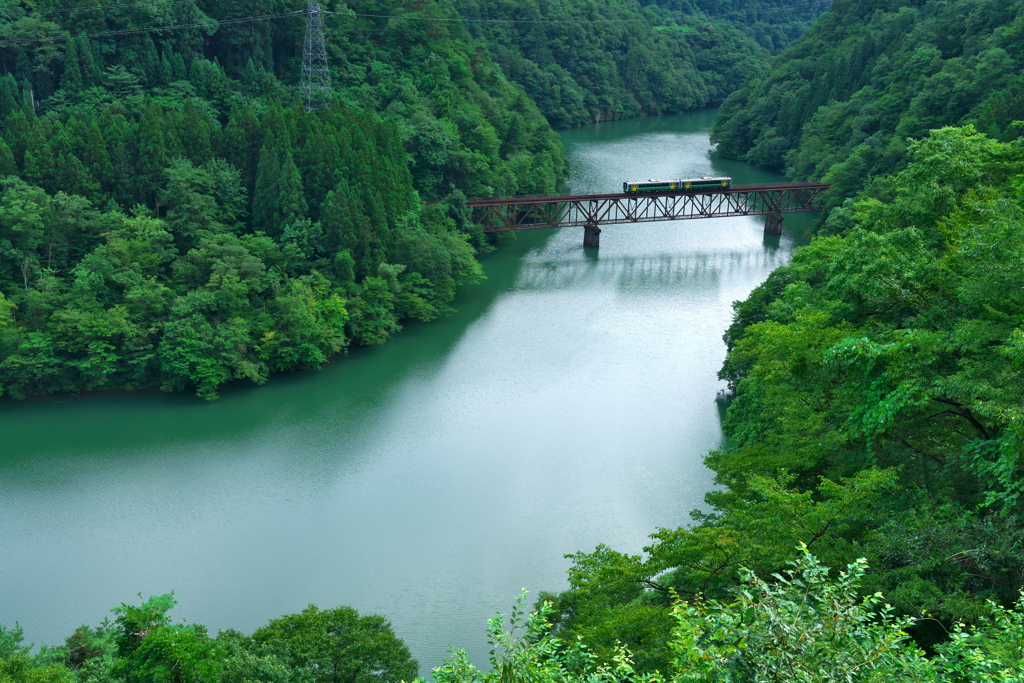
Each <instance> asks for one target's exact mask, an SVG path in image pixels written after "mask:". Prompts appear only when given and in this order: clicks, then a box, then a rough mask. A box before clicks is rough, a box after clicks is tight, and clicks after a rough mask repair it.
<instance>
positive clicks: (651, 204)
mask: <svg viewBox="0 0 1024 683" xmlns="http://www.w3.org/2000/svg"><path fill="white" fill-rule="evenodd" d="M829 187H830V185H829V184H828V183H775V184H771V185H734V186H732V187H723V188H721V189H701V190H671V191H666V192H644V193H619V194H590V195H567V196H559V197H510V198H505V199H502V198H494V199H470V200H468V201H467V202H466V205H467V206H468V207H470V209H471V211H472V216H473V221H474V222H476V223H478V224H480V225H482V226H483V229H484V232H503V231H508V230H537V229H543V228H572V227H582V228H584V233H583V244H585V245H587V246H592V247H596V246H599V243H600V238H599V235H600V234H601V228H600V226H602V225H617V224H622V223H648V222H655V221H679V220H686V219H693V218H723V217H727V216H767V220H766V221H765V226H764V229H765V232H767V233H773V234H779V233H781V232H782V214H785V213H796V212H798V211H819V210H820V209H821V207H820V206H818V205H817V204H816V203H815V200H816V199H817V198H818V195H819V194H820V193H821V192H822V191H823V190H826V189H828V188H829Z"/></svg>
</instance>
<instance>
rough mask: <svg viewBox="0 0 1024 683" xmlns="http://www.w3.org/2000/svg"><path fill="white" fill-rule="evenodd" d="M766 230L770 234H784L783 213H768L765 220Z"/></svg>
mask: <svg viewBox="0 0 1024 683" xmlns="http://www.w3.org/2000/svg"><path fill="white" fill-rule="evenodd" d="M764 231H765V232H766V233H767V234H769V235H781V234H782V214H781V213H770V214H767V216H766V217H765V221H764Z"/></svg>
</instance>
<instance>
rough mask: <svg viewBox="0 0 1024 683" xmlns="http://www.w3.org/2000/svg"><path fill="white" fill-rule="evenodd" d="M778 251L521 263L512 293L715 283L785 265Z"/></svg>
mask: <svg viewBox="0 0 1024 683" xmlns="http://www.w3.org/2000/svg"><path fill="white" fill-rule="evenodd" d="M787 258H788V255H787V254H785V253H784V252H782V251H766V250H750V251H713V252H697V253H687V254H663V255H658V256H639V257H630V256H623V257H616V258H602V259H600V260H595V261H591V260H586V261H568V262H566V261H557V262H545V261H534V262H530V261H527V262H526V263H524V264H523V267H522V270H521V271H520V274H519V278H518V280H517V282H516V289H519V290H527V291H543V290H553V289H571V288H581V287H584V286H592V285H595V284H597V285H613V286H615V287H619V288H627V289H628V288H630V287H631V286H632V285H638V286H639V285H642V286H644V287H652V286H653V287H657V288H659V289H669V288H672V287H675V286H681V285H686V286H691V285H692V284H693V283H694V281H695V280H697V281H700V280H712V281H713V280H717V279H718V278H719V277H722V276H725V275H729V274H731V273H742V272H748V271H753V270H756V271H759V272H764V271H769V270H774V269H776V268H778V267H780V266H783V265H785V263H786V260H787Z"/></svg>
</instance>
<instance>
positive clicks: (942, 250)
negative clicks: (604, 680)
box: [546, 0, 1024, 681]
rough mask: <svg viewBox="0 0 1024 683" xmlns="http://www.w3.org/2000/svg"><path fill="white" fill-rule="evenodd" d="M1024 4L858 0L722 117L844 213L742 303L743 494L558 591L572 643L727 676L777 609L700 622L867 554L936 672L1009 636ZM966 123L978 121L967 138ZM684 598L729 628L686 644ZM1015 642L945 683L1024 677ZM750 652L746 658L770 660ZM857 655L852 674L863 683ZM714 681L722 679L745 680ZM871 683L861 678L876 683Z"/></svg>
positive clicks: (722, 139) (735, 481) (717, 464)
mask: <svg viewBox="0 0 1024 683" xmlns="http://www.w3.org/2000/svg"><path fill="white" fill-rule="evenodd" d="M1022 9H1024V6H1022V5H1021V3H1019V2H1002V3H1000V2H986V1H985V0H979V1H977V2H956V3H932V2H927V3H924V2H922V3H903V2H900V3H878V2H868V1H863V0H840V1H838V2H837V3H836V4H835V6H834V7H833V10H832V11H831V12H828V13H826V14H824V15H823V16H822V17H821V18H820V19H819V20H818V22H817V23H816V24H815V26H814V27H813V28H812V29H811V30H810V31H809V32H808V33H807V34H806V35H805V36H804V37H802V38H801V39H799V40H798V41H796V42H795V43H794V44H793V45H792V46H790V47H789V48H788V49H787V50H785V51H784V52H783V53H782V54H781V55H780V56H779V58H778V59H777V60H776V62H775V63H774V65H773V66H772V69H771V72H770V75H769V77H768V78H767V79H757V78H754V79H751V80H750V81H749V82H747V83H746V84H745V85H744V86H743V87H742V88H741V89H740V90H739V91H737V92H736V93H735V94H734V95H733V96H732V97H730V98H729V100H728V101H727V103H726V104H725V105H724V106H723V107H722V110H721V112H720V117H719V120H718V123H717V124H716V127H715V133H714V135H715V138H716V139H717V141H718V144H719V151H720V152H721V153H723V154H725V155H726V156H732V157H736V158H741V159H746V160H749V161H752V162H755V163H758V164H761V165H763V166H769V167H772V168H776V169H782V168H785V170H786V172H787V173H789V174H790V175H791V176H794V177H797V178H807V177H811V178H822V177H823V178H824V179H826V180H830V181H832V182H834V183H835V187H834V189H833V191H832V195H831V201H832V202H833V203H834V204H839V203H843V206H842V207H837V208H834V209H833V210H832V211H831V213H830V215H829V219H828V222H827V223H826V229H825V230H824V232H823V234H822V235H820V236H819V237H817V238H816V239H815V240H814V241H813V242H812V243H811V244H810V245H809V246H807V247H803V248H801V249H800V250H799V251H798V252H797V253H796V255H795V256H794V258H793V260H792V262H791V264H790V265H788V266H786V267H783V268H780V269H778V270H777V271H775V272H774V273H773V274H772V275H771V276H770V277H769V279H768V280H767V282H765V283H764V284H762V285H761V286H760V287H758V288H757V289H755V290H754V292H753V293H752V294H751V296H750V297H749V298H748V299H747V300H746V301H743V302H737V304H736V305H735V308H736V316H735V322H734V324H733V325H732V326H731V327H730V329H729V330H728V331H727V333H726V335H725V341H726V343H727V346H728V349H729V353H728V357H727V360H726V363H725V366H724V368H723V369H722V372H721V375H720V376H721V378H722V379H724V380H726V381H727V382H728V385H729V390H730V399H731V401H730V405H729V408H728V413H727V418H726V420H725V423H724V429H725V432H726V435H727V436H728V437H729V442H728V447H727V448H726V449H724V450H723V451H721V452H715V453H712V454H710V455H709V457H708V458H707V460H706V462H707V464H708V465H709V466H710V467H711V468H712V469H713V470H714V471H715V473H716V481H717V483H718V484H719V485H720V486H721V488H720V489H719V490H717V491H714V492H712V493H710V494H708V496H707V502H708V503H709V504H710V505H711V512H710V513H708V514H696V518H695V520H694V524H693V525H692V526H689V527H680V528H675V529H661V530H659V531H657V532H656V533H655V534H653V536H652V542H651V544H650V545H649V546H648V547H647V548H645V551H644V553H642V554H640V555H629V554H624V553H621V552H619V551H616V550H615V549H612V548H609V547H605V546H600V547H598V548H597V549H596V550H595V551H593V552H589V553H577V554H576V555H574V556H573V560H574V564H573V567H572V568H571V570H570V572H569V579H570V585H571V588H570V589H569V590H568V591H565V592H563V593H561V594H558V595H549V596H546V597H547V598H548V599H550V600H552V602H553V603H554V607H555V610H554V615H553V620H554V624H555V632H556V633H557V634H559V635H560V636H561V637H563V638H564V639H566V640H568V641H570V642H571V641H572V640H573V639H575V638H577V637H582V639H583V642H586V643H588V644H589V645H590V647H592V648H594V650H595V652H596V653H597V656H598V659H599V660H601V661H604V662H608V663H611V662H613V661H615V657H616V652H617V648H619V647H620V645H619V644H620V643H621V644H625V646H626V647H627V648H628V649H629V651H630V652H632V654H633V658H634V659H633V661H634V664H635V666H636V668H637V669H638V670H639V671H644V672H651V671H654V670H660V671H665V670H666V669H669V668H671V667H672V666H676V665H678V664H679V662H680V659H679V656H680V653H686V652H687V651H688V650H687V648H691V647H694V646H696V648H697V650H698V651H699V652H700V653H703V655H693V656H694V657H698V658H700V656H704V657H706V659H704V660H703V661H712V660H711V659H707V658H710V657H712V656H713V653H715V652H719V651H718V650H717V649H716V648H718V647H719V646H720V645H722V644H729V643H741V642H743V643H747V642H755V641H756V640H757V638H759V637H760V636H757V635H749V636H747V635H743V633H747V632H746V631H744V630H743V629H744V627H745V625H747V624H749V623H751V622H750V621H749V619H751V618H754V619H755V622H754V623H761V622H759V621H758V618H757V617H756V614H755V613H756V611H757V609H758V608H757V607H753V606H751V607H750V610H753V611H745V610H740V609H738V608H736V607H735V606H726V605H724V604H723V605H720V606H717V607H715V608H713V609H712V610H710V611H709V612H703V611H701V608H700V607H694V606H693V605H700V604H702V602H703V601H704V600H707V599H715V600H722V601H724V602H725V603H729V602H731V601H733V600H737V599H738V600H739V601H740V602H741V603H744V602H745V601H747V600H752V599H753V598H752V591H750V590H747V591H746V592H741V593H737V592H736V591H737V590H738V589H739V587H740V583H739V582H738V579H737V577H738V576H739V575H740V574H741V573H743V572H744V571H747V570H749V571H753V572H754V573H755V574H756V575H757V576H762V577H765V576H770V575H773V574H776V573H778V572H782V571H783V570H785V568H786V566H787V563H788V562H789V561H790V560H791V557H792V552H793V548H794V547H796V546H797V545H798V544H806V546H807V548H809V549H810V551H811V552H813V553H814V554H815V555H816V556H817V558H818V559H819V560H820V561H821V562H822V563H823V564H824V565H826V566H828V567H832V568H833V569H836V568H839V567H842V566H844V565H849V564H850V563H853V562H854V561H856V560H857V559H858V558H866V561H867V564H868V566H870V567H871V570H870V571H869V572H867V573H865V574H864V576H863V578H862V581H861V586H860V588H859V591H860V594H861V595H866V596H871V595H873V594H875V593H876V592H877V593H879V594H881V595H884V598H885V601H886V602H887V603H888V604H890V605H891V608H892V610H893V614H896V615H904V616H906V617H908V618H909V619H910V621H907V622H906V623H905V626H906V628H907V629H908V630H909V632H910V634H911V635H912V636H913V637H914V638H915V639H916V641H917V642H918V644H919V645H920V646H923V647H926V648H928V649H929V651H930V652H932V653H933V654H934V652H935V651H936V648H937V649H938V651H939V652H940V653H941V652H942V651H943V648H945V647H948V645H944V644H943V643H948V642H949V641H950V637H951V636H950V634H955V624H957V623H961V622H962V623H986V620H987V619H988V618H989V617H988V616H987V615H988V614H989V610H990V604H991V603H995V604H997V605H1001V606H1003V607H1010V606H1011V605H1012V604H1013V603H1014V602H1015V601H1016V600H1017V599H1018V598H1019V595H1020V591H1021V590H1022V588H1024V545H1022V542H1021V539H1024V485H1022V482H1024V404H1022V401H1021V397H1022V396H1024V296H1021V292H1022V291H1024V279H1022V277H1024V269H1022V267H1021V264H1022V263H1024V140H1021V139H1020V134H1021V131H1022V129H1024V123H1022V122H1020V121H1019V119H1021V118H1024V100H1022V99H1021V97H1022V95H1021V93H1022V92H1024V89H1022V88H1021V82H1020V77H1021V76H1020V72H1021V67H1022V66H1024V52H1022V50H1024V40H1022V36H1024V34H1022V30H1024V11H1022ZM957 122H959V123H969V124H970V125H962V126H956V127H953V126H946V127H943V126H944V124H947V123H957ZM811 583H812V582H808V583H801V584H794V585H799V586H800V587H801V590H803V589H804V587H809V586H810V585H811ZM766 590H767V589H766ZM778 590H785V584H782V585H780V587H779V589H778ZM808 590H809V588H808ZM737 595H739V598H737ZM679 599H682V600H683V602H684V603H687V606H686V607H679V606H677V607H676V611H677V612H679V611H684V612H686V613H687V614H691V613H694V610H697V611H698V612H701V613H702V614H704V615H705V616H704V618H709V619H712V620H713V621H714V623H715V624H717V626H716V627H714V628H711V627H709V628H711V630H709V631H703V632H702V635H699V636H693V632H692V629H691V630H687V629H689V628H690V627H686V628H684V629H683V631H684V632H685V633H686V634H690V636H693V638H691V639H690V640H685V639H684V640H682V641H680V640H679V639H678V638H676V640H673V637H675V636H678V634H679V633H680V629H681V628H683V627H682V626H681V625H680V623H679V622H678V620H677V619H674V618H673V617H672V615H671V614H670V611H671V610H670V607H671V605H673V604H676V603H677V601H678V600H679ZM868 599H869V600H870V598H868ZM787 604H789V605H790V607H791V608H792V609H794V610H798V611H799V609H803V608H802V607H798V606H794V605H793V603H780V602H777V601H776V602H772V603H771V604H770V605H769V606H767V607H764V609H766V610H768V611H769V612H770V613H771V618H773V619H774V618H781V615H783V614H786V613H787V612H786V610H787V609H790V607H787V606H786V605H787ZM803 604H805V603H803V602H801V601H800V600H797V601H796V605H803ZM875 609H876V610H878V609H879V607H877V606H876V608H875ZM730 610H732V611H731V612H730ZM727 613H731V614H732V616H731V617H728V618H727V617H726V614H727ZM723 620H725V624H726V625H725V626H723V625H722V624H723ZM1007 623H1008V622H1007ZM715 628H717V629H721V630H717V631H716V630H714V629H715ZM800 628H801V627H800V626H798V625H794V624H790V625H789V626H786V627H784V626H779V627H778V629H779V630H778V631H776V633H777V634H780V635H778V638H782V639H783V640H785V643H787V644H786V645H780V646H779V648H777V649H775V650H773V652H772V654H771V655H767V657H768V658H767V659H766V660H763V661H765V662H777V661H785V660H786V657H788V656H789V654H787V649H786V648H787V647H788V646H789V645H788V644H791V643H793V642H794V641H791V640H788V637H785V636H783V635H781V634H793V633H802V631H800ZM1007 628H1008V627H1007ZM674 629H675V630H674ZM673 633H674V634H675V636H673ZM748 637H749V638H753V639H754V640H753V641H748V640H745V639H746V638H748ZM879 637H880V636H879ZM694 638H695V639H694ZM709 639H710V640H709ZM955 641H956V636H955V635H954V636H953V642H955ZM758 642H759V641H758ZM872 642H874V643H875V644H878V643H879V642H880V641H878V640H877V639H875V640H873V641H872ZM700 643H704V645H703V646H701V645H700ZM848 646H849V647H851V648H855V647H859V646H856V645H855V644H853V643H852V642H851V643H849V644H848ZM744 647H745V646H744ZM1014 647H1016V646H1012V647H1010V648H1009V649H1007V650H1004V652H1012V653H1013V654H1012V656H1011V658H1010V659H1009V660H1003V664H999V663H997V662H996V661H995V660H992V661H991V662H990V663H991V664H992V667H993V668H992V669H991V671H990V672H989V673H988V674H985V675H982V674H981V673H977V672H976V673H975V674H967V673H964V672H963V671H962V670H958V669H956V667H951V668H948V669H945V668H943V669H942V670H943V672H944V673H943V675H945V676H948V680H1007V681H1008V680H1018V679H1017V678H1014V676H1019V675H1020V668H1019V667H1020V662H1021V661H1024V658H1022V656H1021V652H1020V650H1019V648H1017V649H1013V648H1014ZM732 652H733V653H734V656H735V657H736V658H737V659H732V660H729V661H732V662H733V663H734V664H735V663H737V662H744V661H745V662H747V664H746V665H747V666H753V665H752V664H751V663H750V662H752V661H754V660H752V659H747V658H746V655H741V654H740V653H741V650H734V651H732ZM817 652H819V653H822V652H825V650H817ZM891 653H892V651H890V654H891ZM688 656H689V655H688ZM714 656H717V655H714ZM723 656H724V655H723ZM750 656H751V657H756V655H750ZM772 657H774V658H775V659H772ZM840 659H841V658H839V657H838V655H837V656H836V657H835V658H832V659H829V660H827V661H829V662H832V663H831V664H830V665H829V667H831V668H829V667H826V670H828V671H830V672H831V673H833V674H836V675H839V672H843V675H844V676H845V672H846V669H845V668H844V666H845V665H842V664H840V663H839V662H840ZM880 659H881V655H880ZM880 659H875V660H872V661H876V662H877V661H880ZM983 660H984V657H981V658H980V659H978V660H977V661H979V662H980V661H983ZM687 661H689V660H687ZM720 661H725V660H720ZM816 661H819V662H821V661H825V660H816ZM865 661H867V659H865ZM936 661H939V660H936ZM1007 664H1008V665H1007ZM736 665H737V666H739V664H736ZM940 668H941V667H940ZM751 671H753V669H751ZM957 672H959V673H957ZM709 675H711V676H712V677H711V678H708V679H700V680H727V679H726V678H725V677H722V678H715V677H714V675H712V674H710V673H709ZM851 675H852V674H851ZM860 675H863V676H864V678H863V679H860V678H857V677H856V676H854V677H853V678H850V679H849V680H875V679H873V678H871V675H874V674H869V673H867V672H863V673H859V674H857V676H860ZM879 675H881V677H880V678H878V679H877V680H897V679H896V678H888V679H887V678H886V675H888V676H895V675H896V674H895V673H893V672H892V671H890V672H888V673H887V674H884V675H882V674H879ZM902 675H904V676H908V677H910V676H911V674H910V672H909V670H906V671H903V672H902ZM989 675H990V676H991V677H986V676H989ZM914 676H921V677H920V678H913V677H911V678H912V679H913V680H929V679H928V677H927V676H925V675H924V674H920V673H915V674H914ZM911 678H908V680H909V679H911ZM687 680H690V679H687ZM693 680H697V679H693ZM728 680H732V679H728ZM737 680H754V679H747V678H742V677H741V678H739V679H737ZM757 680H788V679H787V678H785V676H783V677H781V678H779V679H775V678H770V677H769V678H764V679H757ZM809 680H810V679H809ZM830 680H831V679H830ZM835 680H847V679H846V678H843V677H841V676H840V677H839V678H836V679H835ZM900 680H902V679H900ZM940 680H945V679H943V678H942V675H940Z"/></svg>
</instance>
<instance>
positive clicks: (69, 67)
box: [60, 40, 82, 92]
mask: <svg viewBox="0 0 1024 683" xmlns="http://www.w3.org/2000/svg"><path fill="white" fill-rule="evenodd" d="M60 87H61V88H63V89H64V90H67V91H68V92H78V91H79V90H81V89H82V69H81V67H80V66H79V59H78V45H77V44H76V42H75V41H74V40H69V41H68V42H67V51H66V52H65V53H64V73H63V75H62V76H61V77H60Z"/></svg>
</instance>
